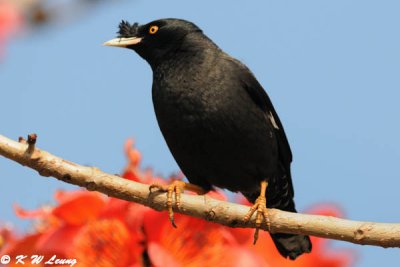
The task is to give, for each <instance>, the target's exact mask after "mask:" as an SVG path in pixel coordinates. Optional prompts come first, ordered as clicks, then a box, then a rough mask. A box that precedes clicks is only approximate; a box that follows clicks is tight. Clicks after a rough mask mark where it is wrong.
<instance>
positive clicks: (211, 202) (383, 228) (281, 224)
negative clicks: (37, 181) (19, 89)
mask: <svg viewBox="0 0 400 267" xmlns="http://www.w3.org/2000/svg"><path fill="white" fill-rule="evenodd" d="M32 137H34V140H36V135H31V136H30V138H32ZM28 139H29V138H28ZM31 141H32V139H31ZM0 155H2V156H4V157H6V158H9V159H11V160H13V161H16V162H18V163H20V164H22V165H24V166H28V167H29V168H32V169H34V170H37V171H38V172H39V174H40V175H42V176H46V177H49V176H53V177H55V178H57V179H59V180H61V181H64V182H66V183H70V184H74V185H78V186H82V187H85V188H86V189H88V190H90V191H99V192H102V193H104V194H106V195H108V196H111V197H115V198H119V199H124V200H127V201H132V202H137V203H140V204H143V205H145V206H148V207H150V208H153V209H156V210H165V209H166V208H165V203H166V200H167V198H166V194H165V193H160V194H158V193H152V194H150V193H149V186H148V185H146V184H141V183H137V182H133V181H130V180H126V179H123V178H121V177H118V176H115V175H111V174H107V173H104V172H102V171H100V170H99V169H97V168H94V167H85V166H81V165H78V164H75V163H73V162H70V161H67V160H64V159H62V158H59V157H56V156H54V155H52V154H50V153H48V152H46V151H43V150H40V149H38V148H36V147H35V146H34V142H33V143H32V142H26V141H25V140H24V139H22V138H21V139H20V142H15V141H12V140H10V139H8V138H6V137H4V136H2V135H0ZM181 202H182V207H181V209H180V210H176V209H175V212H179V213H182V214H186V215H190V216H194V217H197V218H202V219H205V220H208V221H213V222H215V223H219V224H223V225H226V226H229V227H244V228H254V227H255V220H251V221H250V222H249V223H248V224H244V223H243V222H242V220H243V217H244V216H245V214H246V212H247V211H248V209H249V207H247V206H244V205H239V204H234V203H228V202H225V201H220V200H216V199H213V198H210V197H209V196H193V195H186V194H183V195H182V200H181ZM269 214H270V221H271V232H283V233H293V234H304V235H314V236H319V237H324V238H329V239H337V240H343V241H348V242H352V243H355V244H362V245H374V246H381V247H400V224H390V223H373V222H359V221H350V220H344V219H339V218H335V217H329V216H318V215H306V214H299V213H291V212H285V211H281V210H277V209H270V210H269ZM263 229H264V230H266V227H265V226H263Z"/></svg>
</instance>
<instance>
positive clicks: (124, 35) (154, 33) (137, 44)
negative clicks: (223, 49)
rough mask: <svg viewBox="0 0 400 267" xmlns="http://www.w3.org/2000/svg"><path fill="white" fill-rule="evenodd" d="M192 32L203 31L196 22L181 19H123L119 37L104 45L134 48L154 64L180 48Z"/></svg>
mask: <svg viewBox="0 0 400 267" xmlns="http://www.w3.org/2000/svg"><path fill="white" fill-rule="evenodd" d="M190 33H200V34H202V31H201V30H200V29H199V28H198V27H197V26H196V25H195V24H193V23H191V22H189V21H186V20H181V19H160V20H155V21H152V22H150V23H147V24H144V25H139V24H138V23H134V24H130V23H128V22H126V21H122V22H121V23H120V24H119V31H118V36H117V38H115V39H112V40H110V41H108V42H105V43H104V45H106V46H116V47H125V48H129V49H132V50H134V51H136V52H137V53H138V54H139V55H140V56H141V57H142V58H144V59H145V60H146V61H148V62H149V63H150V65H152V64H153V63H156V62H157V61H159V60H160V59H162V58H163V57H164V56H165V55H167V54H168V53H169V52H171V51H174V50H177V49H179V48H180V47H181V45H182V42H183V40H184V39H185V36H187V35H188V34H190Z"/></svg>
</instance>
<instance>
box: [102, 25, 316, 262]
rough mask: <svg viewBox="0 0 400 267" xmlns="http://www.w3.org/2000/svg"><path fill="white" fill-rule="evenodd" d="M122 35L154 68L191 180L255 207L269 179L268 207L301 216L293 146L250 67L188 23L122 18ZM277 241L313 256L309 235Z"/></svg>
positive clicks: (172, 139) (163, 123)
mask: <svg viewBox="0 0 400 267" xmlns="http://www.w3.org/2000/svg"><path fill="white" fill-rule="evenodd" d="M118 34H119V36H118V37H119V38H122V39H123V40H122V41H121V40H120V43H115V42H117V41H114V45H115V46H123V47H127V48H130V49H133V50H134V51H136V52H137V53H138V54H139V55H140V56H141V57H142V58H144V59H145V60H146V61H147V62H148V63H149V64H150V66H151V68H152V70H153V87H152V95H153V104H154V110H155V113H156V116H157V120H158V123H159V126H160V129H161V132H162V134H163V135H164V138H165V140H166V142H167V145H168V147H169V149H170V150H171V153H172V154H173V156H174V158H175V160H176V161H177V163H178V165H179V167H180V168H181V170H182V171H183V173H184V174H185V175H186V177H187V179H188V180H189V181H190V183H192V184H195V185H198V186H200V187H202V188H203V189H204V190H206V191H209V190H211V189H212V188H213V186H217V187H221V188H226V189H228V190H230V191H234V192H241V193H243V195H244V196H246V198H247V199H248V200H249V201H250V202H252V203H254V202H255V201H256V199H257V197H258V196H259V194H260V182H261V181H263V180H266V181H268V187H267V192H266V199H267V207H269V208H278V209H281V210H286V211H292V212H296V209H295V205H294V201H293V197H294V191H293V185H292V181H291V173H290V164H291V162H292V153H291V150H290V147H289V143H288V140H287V138H286V135H285V132H284V129H283V126H282V123H281V121H280V120H279V117H278V115H277V113H276V111H275V109H274V107H273V105H272V103H271V100H270V98H269V97H268V95H267V93H266V92H265V91H264V89H263V88H262V86H261V85H260V84H259V82H258V81H257V79H256V78H255V77H254V75H253V74H252V73H251V71H250V70H249V69H248V68H247V67H246V66H245V65H243V64H242V63H241V62H239V61H238V60H236V59H234V58H232V57H231V56H229V55H228V54H226V53H224V52H223V51H222V50H221V49H220V48H219V47H218V46H217V45H216V44H215V43H214V42H212V41H211V40H210V39H209V38H208V37H207V36H206V35H204V34H203V32H202V31H201V30H200V29H199V28H198V27H197V26H196V25H194V24H193V23H191V22H188V21H184V20H178V19H162V20H157V21H153V22H151V23H148V24H146V25H141V26H139V25H138V24H133V25H130V24H129V23H127V22H124V21H123V22H122V23H121V24H120V29H119V32H118ZM115 40H116V39H115ZM125 40H126V43H124V42H125ZM121 42H122V43H121ZM109 45H113V44H111V43H110V44H109ZM271 236H272V238H273V240H274V242H275V244H276V246H277V248H278V250H279V252H280V253H281V254H282V255H283V256H284V257H289V258H291V259H295V258H296V257H297V256H299V255H301V254H302V253H305V252H310V251H311V242H310V240H309V237H308V236H302V235H292V234H271Z"/></svg>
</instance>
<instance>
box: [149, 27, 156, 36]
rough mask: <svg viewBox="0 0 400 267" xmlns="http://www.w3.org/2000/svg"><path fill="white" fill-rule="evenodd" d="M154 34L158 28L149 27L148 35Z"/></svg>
mask: <svg viewBox="0 0 400 267" xmlns="http://www.w3.org/2000/svg"><path fill="white" fill-rule="evenodd" d="M156 32H158V26H156V25H154V26H151V27H150V29H149V33H150V34H155V33H156Z"/></svg>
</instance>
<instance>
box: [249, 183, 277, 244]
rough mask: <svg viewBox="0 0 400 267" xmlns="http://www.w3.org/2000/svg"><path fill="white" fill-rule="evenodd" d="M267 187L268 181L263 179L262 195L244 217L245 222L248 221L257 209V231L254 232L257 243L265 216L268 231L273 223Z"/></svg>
mask: <svg viewBox="0 0 400 267" xmlns="http://www.w3.org/2000/svg"><path fill="white" fill-rule="evenodd" d="M267 187H268V182H267V181H262V182H261V192H260V196H259V197H258V198H257V199H256V202H255V203H254V205H253V206H252V207H251V208H250V210H249V211H248V212H247V214H246V216H244V219H243V221H244V222H245V223H247V222H248V221H249V220H250V218H251V216H253V214H254V212H256V211H257V214H256V231H255V233H254V242H253V243H254V244H256V243H257V239H258V231H259V230H260V227H261V223H262V220H263V218H264V220H265V224H266V225H267V228H268V231H270V229H271V223H270V221H269V216H268V209H267V199H266V197H265V192H266V191H267Z"/></svg>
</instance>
